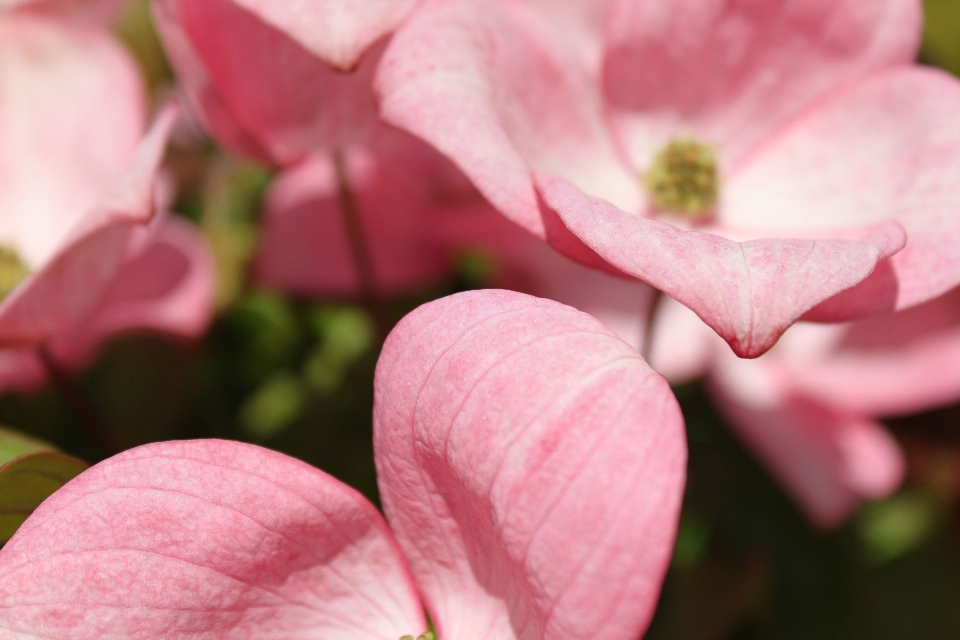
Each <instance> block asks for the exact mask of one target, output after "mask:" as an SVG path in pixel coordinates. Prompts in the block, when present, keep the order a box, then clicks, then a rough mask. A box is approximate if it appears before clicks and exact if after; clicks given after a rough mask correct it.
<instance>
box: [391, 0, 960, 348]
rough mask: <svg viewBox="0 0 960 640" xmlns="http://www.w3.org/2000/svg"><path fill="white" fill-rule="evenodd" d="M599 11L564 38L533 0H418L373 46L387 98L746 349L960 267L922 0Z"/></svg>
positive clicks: (898, 302)
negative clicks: (800, 322) (917, 60)
mask: <svg viewBox="0 0 960 640" xmlns="http://www.w3.org/2000/svg"><path fill="white" fill-rule="evenodd" d="M564 4H565V5H570V6H576V5H577V3H576V2H572V3H564ZM597 6H598V7H599V9H597V10H601V9H606V10H607V11H608V14H607V16H606V19H605V20H600V21H598V22H600V23H604V24H605V25H606V27H605V28H604V29H599V28H598V29H596V30H594V32H593V35H592V36H591V35H590V29H584V28H581V29H579V30H578V31H577V32H576V33H575V34H574V35H575V37H574V40H573V44H572V45H571V30H570V23H569V21H565V20H554V19H552V18H551V17H550V16H549V15H548V12H545V11H543V4H542V3H536V2H526V3H525V2H504V1H493V2H487V1H480V0H427V1H426V2H424V3H423V4H422V5H419V6H418V8H417V10H416V11H415V12H414V13H413V14H412V15H411V16H410V17H409V18H408V20H407V21H406V22H405V23H404V25H403V26H402V27H401V28H400V29H399V30H398V31H397V33H396V34H394V37H393V39H392V40H391V42H390V44H389V46H388V49H387V51H386V52H385V54H384V58H383V60H382V62H381V64H380V67H379V70H378V75H377V78H376V82H377V86H378V91H379V93H380V96H381V110H382V114H383V115H384V117H385V118H386V120H387V121H389V122H391V123H393V124H395V125H397V126H399V127H401V128H404V129H406V130H407V131H410V132H412V133H414V134H416V135H419V136H420V137H422V138H424V139H425V140H428V141H429V142H430V143H431V144H433V145H434V146H435V147H436V148H438V149H439V150H441V151H442V152H443V153H445V154H447V155H448V156H449V157H451V158H452V159H453V160H454V161H455V162H457V163H458V164H459V166H460V167H461V168H463V170H464V171H465V172H466V173H467V175H468V176H470V178H471V179H472V181H473V182H474V183H475V184H476V185H477V187H478V188H479V189H480V190H481V191H482V192H483V193H484V194H485V196H486V197H487V198H488V199H489V200H490V201H491V202H492V203H493V204H494V205H495V206H496V207H497V208H498V209H499V210H500V211H501V212H503V213H504V214H506V215H507V216H508V217H509V218H510V219H512V220H513V221H515V222H517V223H518V224H520V225H522V226H523V227H525V228H527V229H528V230H529V231H531V232H532V233H534V234H535V235H537V236H539V237H540V238H543V239H546V240H547V241H549V242H550V243H551V244H552V245H553V246H555V247H557V248H558V249H560V250H561V251H563V252H564V253H566V254H568V255H570V256H572V257H574V258H576V259H578V260H580V261H582V262H584V263H586V264H589V265H594V266H600V267H602V268H607V269H613V270H615V271H621V272H624V273H626V274H629V275H631V276H635V277H637V278H639V279H642V280H645V281H647V282H649V283H651V284H653V285H654V286H656V287H657V288H659V289H661V290H663V291H664V292H666V293H667V294H669V295H670V296H672V297H673V298H675V299H676V300H678V301H680V302H681V303H683V304H685V305H686V306H688V307H690V308H691V309H693V310H694V311H695V312H696V313H697V315H699V316H700V317H701V318H702V319H703V321H704V322H706V323H707V324H708V325H710V326H711V327H712V328H713V329H714V330H715V331H716V332H717V333H719V334H720V335H721V336H722V337H723V338H724V339H726V340H727V341H728V342H729V343H730V345H731V346H732V347H733V349H734V351H736V352H737V353H738V354H739V355H741V356H757V355H759V354H761V353H763V352H764V351H765V350H766V349H768V348H769V347H770V346H771V345H773V344H774V342H775V341H776V339H777V337H778V336H779V335H780V334H781V333H782V331H784V330H785V329H786V328H787V327H789V326H790V325H791V324H792V323H793V322H794V321H796V320H797V318H799V317H801V316H805V317H807V318H808V319H815V320H821V321H836V320H846V319H853V318H856V317H861V316H863V315H867V314H869V313H873V312H878V311H883V310H891V309H903V308H906V307H909V306H912V305H915V304H919V303H922V302H924V301H926V300H929V299H931V298H934V297H936V296H938V295H940V294H942V293H944V292H946V291H947V290H949V289H951V288H952V287H954V286H956V285H957V284H958V282H960V260H958V259H957V255H960V254H958V251H957V246H958V243H960V214H958V212H960V200H958V198H960V196H958V195H957V194H960V178H958V176H960V124H958V120H957V118H956V113H957V112H958V111H960V84H958V83H957V81H956V80H955V79H953V78H951V77H949V76H948V75H946V74H944V73H941V72H938V71H934V70H931V69H922V68H920V67H916V66H914V65H912V61H913V59H914V57H915V55H916V50H917V41H918V36H919V32H920V19H921V10H920V4H919V2H917V1H916V0H892V1H889V2H884V1H880V0H877V1H863V0H844V1H841V2H836V1H829V2H827V1H816V2H807V1H799V0H776V1H773V2H764V3H760V4H753V3H735V4H730V3H725V2H719V1H716V0H683V1H681V2H665V1H663V0H614V1H612V2H609V3H599V4H598V5H597ZM574 185H575V186H574ZM600 197H602V198H604V199H605V200H599V199H598V198H600ZM607 201H609V202H607ZM610 203H612V204H610ZM771 238H784V239H771ZM905 243H906V248H904V245H905ZM891 256H892V257H891ZM841 292H842V294H841ZM838 294H839V295H838Z"/></svg>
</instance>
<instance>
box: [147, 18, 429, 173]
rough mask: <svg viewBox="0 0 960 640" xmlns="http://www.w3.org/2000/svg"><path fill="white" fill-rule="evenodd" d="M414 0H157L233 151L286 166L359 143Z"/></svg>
mask: <svg viewBox="0 0 960 640" xmlns="http://www.w3.org/2000/svg"><path fill="white" fill-rule="evenodd" d="M413 5H414V0H374V1H365V2H342V1H341V0H323V1H320V2H311V3H307V4H305V3H303V2H298V1H295V0H154V1H153V7H154V16H155V18H156V23H157V28H158V30H159V32H160V35H161V37H162V39H163V42H164V45H165V47H166V50H167V54H168V56H169V57H170V60H171V62H172V63H173V65H174V67H175V68H176V70H177V75H178V77H179V79H180V82H181V84H182V86H183V87H184V89H185V91H186V94H187V97H188V99H189V101H190V103H191V105H192V106H193V107H194V110H195V111H196V113H197V114H198V116H199V117H200V118H201V119H202V120H203V121H204V122H205V124H206V125H207V126H208V127H209V129H210V130H211V132H212V133H213V135H214V136H215V137H216V138H217V140H218V141H220V142H221V143H222V144H224V145H226V146H227V147H228V148H229V149H231V150H232V151H234V152H236V153H238V154H240V155H242V156H245V157H247V158H250V159H253V160H258V161H260V162H263V163H265V164H268V165H275V166H276V165H278V166H287V165H290V164H294V163H296V162H298V161H299V160H301V159H303V158H304V157H305V156H307V155H309V154H312V153H315V152H318V151H327V152H334V151H337V150H340V149H343V148H345V147H348V146H350V145H355V144H360V143H362V142H363V141H364V140H365V139H366V137H367V136H368V135H369V134H370V132H371V129H373V128H375V127H376V124H377V121H378V117H377V107H376V101H375V98H374V96H373V90H372V87H371V79H372V76H373V72H374V70H375V68H376V65H377V63H378V62H379V60H380V54H381V53H382V50H383V44H384V42H385V40H386V38H387V37H389V34H390V33H391V32H392V31H393V30H394V29H395V28H396V26H397V25H398V24H399V23H400V22H401V21H402V20H403V19H404V18H405V17H406V15H407V13H408V12H409V10H410V9H411V8H412V6H413Z"/></svg>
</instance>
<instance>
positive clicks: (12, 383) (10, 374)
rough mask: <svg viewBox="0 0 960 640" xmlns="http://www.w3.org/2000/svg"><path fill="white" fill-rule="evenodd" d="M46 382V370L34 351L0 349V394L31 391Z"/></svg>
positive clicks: (27, 349)
mask: <svg viewBox="0 0 960 640" xmlns="http://www.w3.org/2000/svg"><path fill="white" fill-rule="evenodd" d="M47 380H48V374H47V368H46V366H45V365H44V364H43V361H42V360H41V359H40V356H39V355H37V350H36V349H31V348H29V347H26V348H24V347H13V348H9V349H0V393H5V392H7V391H33V390H34V389H37V388H39V387H41V386H43V385H44V384H45V383H46V382H47Z"/></svg>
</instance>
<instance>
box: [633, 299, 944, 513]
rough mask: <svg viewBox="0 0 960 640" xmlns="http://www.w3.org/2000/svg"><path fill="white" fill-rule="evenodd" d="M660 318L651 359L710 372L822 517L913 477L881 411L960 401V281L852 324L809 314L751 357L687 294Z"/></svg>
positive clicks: (777, 466) (795, 491)
mask: <svg viewBox="0 0 960 640" xmlns="http://www.w3.org/2000/svg"><path fill="white" fill-rule="evenodd" d="M655 326H656V329H655V332H654V341H653V345H652V350H651V352H650V353H651V356H650V357H651V363H652V364H653V365H654V366H655V367H656V368H657V370H658V371H660V372H662V373H664V375H666V376H667V377H668V379H671V380H673V381H682V380H684V379H686V378H689V377H692V376H695V375H700V374H701V373H704V372H705V373H706V375H707V381H708V387H709V389H710V391H711V393H712V395H713V397H714V398H715V399H716V402H717V405H718V407H719V408H720V410H721V412H722V413H723V414H724V415H725V416H726V417H727V419H728V422H729V423H730V425H731V426H732V427H733V428H734V429H735V430H736V431H737V432H738V433H739V434H740V436H741V437H742V438H743V439H744V441H745V442H746V443H747V444H748V445H749V446H750V447H751V448H752V449H754V451H756V453H757V454H758V455H759V456H760V457H761V458H762V459H763V460H764V462H766V464H767V465H768V466H769V467H770V469H771V470H772V472H773V473H774V474H775V475H776V476H777V477H779V479H780V480H781V481H782V482H783V484H784V486H785V487H786V488H787V490H788V491H789V492H790V493H791V494H792V495H793V496H794V497H795V498H796V499H797V501H798V502H799V503H800V504H801V505H802V506H803V507H804V509H805V510H806V512H807V513H808V514H809V516H810V517H811V518H812V519H813V520H814V522H816V523H818V524H820V525H822V526H831V525H834V524H837V523H839V522H840V521H842V520H843V519H844V518H845V517H846V516H847V515H849V513H850V512H851V511H852V510H853V509H854V508H855V507H856V506H857V505H858V504H859V503H860V502H861V501H862V500H864V499H876V498H880V497H884V496H886V495H888V494H889V493H890V492H892V491H893V490H895V489H896V488H897V487H898V486H899V484H900V482H901V480H902V479H903V472H904V461H903V455H902V453H901V451H900V448H899V446H898V445H897V443H896V441H895V440H894V439H893V438H892V437H891V436H890V434H889V433H888V432H887V431H886V429H885V428H884V427H883V426H882V425H881V424H880V422H879V421H878V418H880V417H887V416H896V415H904V414H909V413H916V412H919V411H926V410H929V409H932V408H935V407H937V406H941V405H946V404H949V403H951V402H956V401H957V400H960V367H958V366H957V361H958V358H960V289H954V290H953V291H951V292H949V293H947V294H945V295H943V296H941V297H939V298H936V299H935V300H932V301H930V302H927V303H924V304H922V305H919V306H916V307H913V308H911V309H908V310H905V311H899V312H896V313H887V314H881V315H877V316H874V317H871V318H868V319H865V320H860V321H857V322H853V323H849V324H845V325H832V326H822V325H810V324H798V325H796V326H794V327H792V328H791V329H790V330H789V331H787V332H786V333H785V334H784V336H783V337H782V338H781V339H780V341H779V342H778V343H777V345H776V346H775V347H774V348H773V349H771V350H770V351H769V352H768V353H767V354H766V355H764V356H763V357H760V358H757V359H756V360H750V361H747V360H740V359H738V358H736V357H734V356H733V355H732V354H730V353H729V351H728V350H727V349H725V348H722V347H723V345H722V343H719V341H718V340H717V339H716V336H713V335H712V334H710V333H709V332H706V331H704V328H703V326H702V324H701V323H700V322H699V320H697V319H696V318H695V317H692V314H691V313H690V312H689V311H688V310H686V309H684V308H683V307H681V306H679V305H676V304H671V305H669V306H666V307H664V308H663V309H662V312H661V313H660V314H659V317H658V320H657V323H656V325H655ZM718 343H719V344H718Z"/></svg>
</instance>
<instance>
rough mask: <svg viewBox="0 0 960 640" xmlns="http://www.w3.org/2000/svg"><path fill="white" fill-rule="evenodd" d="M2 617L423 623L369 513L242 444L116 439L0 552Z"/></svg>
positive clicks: (122, 625)
mask: <svg viewBox="0 0 960 640" xmlns="http://www.w3.org/2000/svg"><path fill="white" fill-rule="evenodd" d="M0 627H2V628H5V629H7V630H9V632H10V633H13V634H15V635H21V634H22V635H24V636H32V635H36V636H42V637H53V636H55V637H63V638H66V637H69V638H76V639H82V638H91V639H94V638H97V639H99V638H103V637H123V638H156V637H158V635H159V636H163V637H171V638H172V637H176V638H254V637H255V638H290V637H323V638H341V639H343V640H346V639H349V638H369V639H370V640H374V639H376V640H382V639H383V638H399V637H400V636H401V635H403V634H405V633H411V632H413V633H416V632H417V631H418V630H423V629H424V628H425V621H424V619H423V614H422V612H421V609H420V606H419V602H418V601H417V597H416V592H415V587H414V586H413V584H412V583H411V582H410V578H409V574H408V572H407V570H406V567H405V565H404V562H403V559H402V557H401V556H400V554H399V551H398V549H397V547H396V543H395V542H394V540H393V538H392V536H391V535H390V532H389V531H388V530H387V528H386V525H385V524H384V522H383V520H382V518H381V517H380V515H379V513H378V512H377V511H376V509H374V507H373V506H372V505H371V504H370V503H368V502H367V501H366V500H365V499H364V498H363V497H361V496H360V495H359V494H358V493H357V492H355V491H354V490H352V489H350V488H348V487H346V486H345V485H343V484H341V483H340V482H338V481H336V480H334V479H333V478H331V477H330V476H327V475H326V474H324V473H323V472H321V471H319V470H317V469H314V468H312V467H310V466H308V465H306V464H304V463H302V462H299V461H296V460H294V459H292V458H289V457H287V456H284V455H282V454H279V453H275V452H272V451H268V450H265V449H260V448H258V447H254V446H251V445H246V444H240V443H235V442H224V441H217V440H206V441H193V442H167V443H159V444H153V445H147V446H145V447H140V448H138V449H133V450H131V451H127V452H125V453H122V454H120V455H118V456H115V457H113V458H110V459H109V460H107V461H105V462H103V463H101V464H99V465H97V466H95V467H93V468H92V469H90V470H89V471H86V472H84V473H83V474H81V475H80V476H79V477H77V478H76V479H75V480H73V481H72V482H70V483H69V484H68V485H67V486H65V487H64V488H63V489H61V490H60V491H58V492H57V493H56V494H54V495H53V496H51V497H50V498H49V499H48V500H47V501H46V502H44V503H43V504H42V505H41V506H40V508H39V509H37V510H36V511H35V512H34V514H33V515H32V516H31V517H30V518H29V519H28V520H27V521H26V522H25V523H24V525H23V526H22V527H21V528H20V530H19V531H18V532H17V533H16V535H15V536H14V538H13V539H12V540H11V541H10V542H9V543H8V544H7V546H6V547H4V548H3V550H2V551H0Z"/></svg>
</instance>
